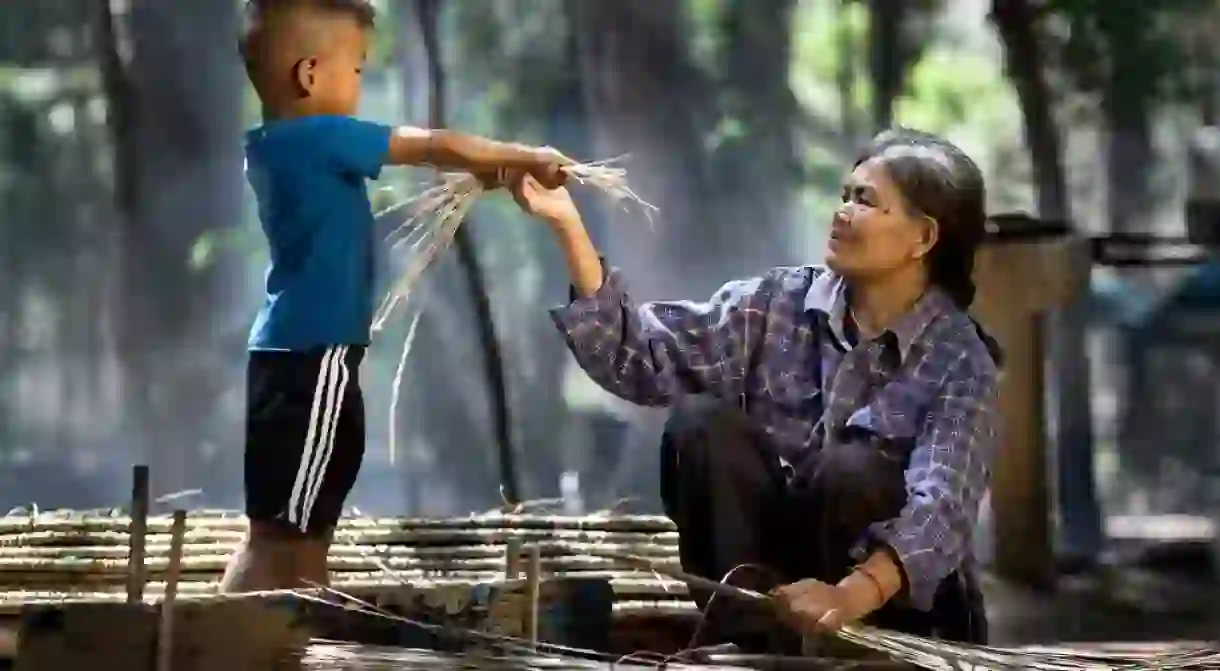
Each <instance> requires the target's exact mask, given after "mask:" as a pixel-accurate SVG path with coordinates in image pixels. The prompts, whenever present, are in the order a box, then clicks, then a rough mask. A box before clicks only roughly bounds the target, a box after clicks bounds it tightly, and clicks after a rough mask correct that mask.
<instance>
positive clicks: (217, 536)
mask: <svg viewBox="0 0 1220 671" xmlns="http://www.w3.org/2000/svg"><path fill="white" fill-rule="evenodd" d="M244 537H245V532H244V531H240V530H228V529H208V528H202V529H200V528H195V529H189V530H188V531H187V532H186V542H187V543H234V544H235V543H240V542H241V541H242V539H243V538H244ZM513 537H517V538H520V539H521V541H522V542H523V543H539V542H555V541H564V542H572V543H599V544H607V545H618V544H622V545H668V546H675V547H676V546H677V544H678V534H677V532H659V533H655V534H653V533H642V532H630V531H584V530H571V529H560V530H546V529H465V530H452V529H416V530H403V531H395V530H353V529H347V530H343V529H340V530H338V531H336V532H335V543H336V544H337V545H343V544H352V543H354V544H357V545H383V544H395V545H397V544H418V545H430V546H444V545H476V544H504V543H506V542H507V541H508V539H509V538H513ZM146 542H147V543H148V544H150V545H151V544H155V545H168V544H169V534H168V533H156V534H150V535H149V536H148V537H147V538H146ZM127 543H128V535H127V534H126V533H125V532H118V531H77V530H64V529H60V530H32V531H26V532H22V533H11V534H7V535H4V536H0V547H6V546H7V547H15V546H82V545H87V546H96V545H124V546H125V545H127Z"/></svg>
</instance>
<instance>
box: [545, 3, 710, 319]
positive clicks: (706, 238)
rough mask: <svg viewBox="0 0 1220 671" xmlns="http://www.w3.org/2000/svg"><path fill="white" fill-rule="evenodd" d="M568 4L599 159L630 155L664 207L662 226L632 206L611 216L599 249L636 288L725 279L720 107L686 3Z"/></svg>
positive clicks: (648, 192) (635, 172)
mask: <svg viewBox="0 0 1220 671" xmlns="http://www.w3.org/2000/svg"><path fill="white" fill-rule="evenodd" d="M569 4H570V5H571V7H570V9H571V13H570V19H571V22H572V32H573V34H574V35H575V36H576V39H577V44H578V54H579V57H578V59H577V66H578V67H579V68H580V69H581V70H580V71H581V81H582V82H583V83H584V86H585V100H586V108H587V109H588V111H589V119H590V123H591V125H592V129H593V133H592V135H593V143H592V144H593V147H594V149H595V152H596V156H597V157H598V158H607V157H613V156H619V155H623V154H630V160H629V162H628V164H627V168H628V170H629V172H630V175H631V177H632V184H633V187H634V188H635V189H636V190H637V191H638V192H639V193H640V195H641V196H642V197H643V198H644V199H645V200H648V201H649V202H651V203H652V204H654V205H656V206H658V207H659V208H660V214H659V215H658V221H657V222H656V226H655V227H649V226H648V225H647V224H646V223H645V222H642V221H640V220H641V219H642V216H641V215H639V214H638V213H637V212H636V211H634V210H631V211H629V212H627V213H625V214H622V215H620V214H616V215H614V216H611V217H609V221H608V224H607V225H608V228H609V229H610V230H607V231H606V235H605V236H603V239H602V240H600V241H599V243H600V245H601V246H602V248H603V249H604V250H605V251H606V252H607V255H608V257H609V258H610V259H611V260H612V261H613V262H614V263H615V264H617V265H619V266H620V267H622V268H623V269H624V270H625V271H626V273H627V274H628V276H629V277H631V278H632V282H633V285H634V286H635V287H636V289H637V292H645V293H646V294H651V295H660V296H666V297H673V296H680V295H685V294H686V292H689V291H691V290H692V289H691V288H690V287H691V284H692V280H691V276H692V274H693V275H695V276H697V278H698V279H697V280H695V281H696V282H698V281H699V280H703V281H707V282H708V283H710V282H711V281H713V280H710V279H707V278H709V277H710V276H711V275H713V274H716V275H720V276H721V277H720V279H721V280H723V279H724V278H723V269H722V268H719V267H716V266H718V265H719V263H718V261H719V259H716V258H714V257H712V256H710V255H708V254H705V253H704V251H705V250H708V249H713V248H716V247H719V246H720V238H721V237H722V236H721V235H720V233H719V231H717V230H715V228H714V227H711V226H709V222H711V221H713V220H714V218H713V217H712V216H711V214H710V213H711V212H712V211H713V209H714V208H713V207H712V206H711V205H710V204H709V202H708V199H709V197H711V196H712V195H713V194H712V193H711V192H710V190H709V188H708V185H709V171H708V165H707V162H706V160H705V152H704V148H703V146H704V141H705V138H706V137H708V136H709V135H710V131H711V124H712V123H713V122H714V121H715V109H714V104H715V103H714V97H713V96H712V95H711V92H710V90H709V87H708V84H707V82H706V81H704V80H705V77H704V76H703V73H701V72H700V71H699V70H698V69H696V68H695V66H694V64H693V63H691V62H690V59H689V55H688V54H687V52H686V44H685V41H684V35H683V32H682V24H681V11H682V7H681V3H678V2H656V1H655V0H619V1H617V2H574V3H569ZM709 291H710V290H709Z"/></svg>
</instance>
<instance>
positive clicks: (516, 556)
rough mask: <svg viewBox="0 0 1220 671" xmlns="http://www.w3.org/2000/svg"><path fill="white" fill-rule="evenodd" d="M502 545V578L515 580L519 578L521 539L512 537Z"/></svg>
mask: <svg viewBox="0 0 1220 671" xmlns="http://www.w3.org/2000/svg"><path fill="white" fill-rule="evenodd" d="M504 545H505V547H504V577H505V578H506V579H508V580H516V579H517V578H518V577H520V576H521V539H520V538H517V537H516V536H513V537H511V538H509V539H508V540H507V541H505V543H504Z"/></svg>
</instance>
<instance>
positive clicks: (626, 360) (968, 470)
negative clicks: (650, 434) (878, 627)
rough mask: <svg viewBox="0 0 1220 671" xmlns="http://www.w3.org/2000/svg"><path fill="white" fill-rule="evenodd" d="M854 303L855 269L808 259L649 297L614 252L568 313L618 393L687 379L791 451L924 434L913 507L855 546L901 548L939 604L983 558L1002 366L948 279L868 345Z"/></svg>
mask: <svg viewBox="0 0 1220 671" xmlns="http://www.w3.org/2000/svg"><path fill="white" fill-rule="evenodd" d="M846 305H847V304H846V300H845V293H844V286H843V281H842V279H841V278H840V277H839V276H837V275H835V274H834V273H831V272H829V271H827V270H826V269H824V268H820V267H812V266H805V267H798V268H777V269H775V270H772V271H770V272H769V273H767V274H766V275H764V276H763V277H759V278H755V279H751V280H744V281H736V282H730V283H728V284H726V285H724V286H723V287H722V288H721V289H720V290H719V291H717V292H716V294H715V295H714V296H713V297H712V298H711V300H709V301H708V302H706V303H696V302H689V301H683V302H655V303H645V304H643V305H639V306H636V305H635V304H634V303H633V302H632V300H631V298H630V296H629V295H628V293H627V290H626V287H625V284H624V280H623V277H622V274H621V272H620V271H619V270H618V269H616V268H609V267H608V268H607V275H606V281H605V282H604V283H603V284H602V287H601V289H600V290H599V291H598V292H597V293H596V294H595V295H593V296H590V297H588V298H579V299H577V300H574V301H573V302H572V303H571V304H570V305H568V306H565V307H561V308H557V309H555V310H553V311H552V318H553V319H554V320H555V323H556V325H557V326H558V327H559V329H560V331H562V332H563V333H564V334H565V336H566V338H567V341H568V346H569V347H570V348H571V350H572V353H573V354H574V355H575V356H576V360H577V362H578V363H579V364H580V366H581V367H582V368H583V369H584V370H585V371H586V372H587V373H588V374H589V376H590V377H591V378H592V379H593V380H594V381H596V382H597V383H598V384H599V385H601V386H602V387H603V388H605V389H606V390H607V391H609V392H610V393H612V394H614V395H616V396H619V397H621V398H623V399H626V400H628V401H631V402H634V403H637V404H641V405H651V406H661V405H666V404H668V403H669V402H670V401H671V399H673V398H674V397H675V396H680V395H682V394H712V395H716V396H719V397H721V398H728V399H739V400H740V401H741V403H742V404H743V407H745V409H746V410H747V411H748V412H749V414H750V415H751V416H752V417H753V418H755V419H756V420H757V421H758V422H759V423H760V424H761V425H762V426H763V427H764V429H765V430H766V432H767V433H768V434H769V435H770V437H771V438H772V440H773V441H774V444H775V446H776V448H777V449H778V450H779V452H780V454H781V455H783V456H791V457H794V456H796V455H797V454H799V453H800V452H801V451H803V450H811V449H813V450H816V449H820V448H821V447H822V446H823V445H828V444H830V442H831V441H836V440H842V439H843V438H842V436H844V435H845V434H847V432H845V431H843V429H844V428H846V427H849V426H851V427H858V428H862V429H865V430H867V431H868V433H870V434H871V435H872V436H875V437H878V438H885V439H891V440H908V441H913V442H914V450H913V451H912V452H911V455H910V461H909V464H908V466H907V468H906V476H905V477H906V486H907V495H908V498H907V504H906V506H905V507H904V508H903V510H902V512H901V513H900V514H899V516H898V517H896V518H894V519H891V520H887V521H883V522H879V523H877V524H874V525H872V527H871V528H870V530H869V534H868V535H867V537H866V538H864V539H861V543H860V545H859V546H857V547H856V548H855V549H854V550H853V554H854V556H855V557H856V558H857V559H863V558H864V556H865V555H866V554H867V551H868V549H869V548H871V547H875V545H874V544H876V543H882V544H885V545H888V546H889V547H890V548H892V549H893V550H894V554H895V555H896V556H897V557H898V559H899V561H900V565H901V568H902V569H903V573H904V574H905V575H904V577H905V579H906V585H907V592H906V597H907V600H908V602H909V604H910V605H911V606H912V607H915V608H918V609H920V610H925V611H926V610H929V609H931V607H932V601H933V597H934V595H935V592H936V589H937V587H938V586H939V585H940V583H941V581H942V580H943V579H944V578H945V577H946V576H948V575H949V574H951V573H952V572H953V571H955V570H957V569H958V568H960V567H962V566H964V565H966V564H968V563H970V562H973V555H972V550H971V537H972V532H973V529H974V527H975V524H976V521H977V517H978V509H979V502H980V500H981V498H982V496H983V494H984V492H985V490H986V489H987V486H988V481H989V478H990V468H989V464H990V461H991V458H992V454H993V452H994V450H995V446H996V442H997V428H998V427H997V417H996V412H995V398H996V389H997V378H998V373H997V365H996V363H995V360H994V358H993V355H992V353H991V352H990V350H989V347H988V345H987V344H986V343H985V342H984V340H983V338H981V337H980V332H979V330H978V328H977V326H976V325H975V323H974V322H973V320H971V319H970V318H969V317H968V316H967V315H966V314H965V313H964V312H962V311H961V310H959V309H958V308H957V307H956V306H955V305H954V304H953V302H952V301H951V300H950V299H949V298H948V297H947V296H946V295H945V294H944V293H942V292H940V291H938V290H935V289H933V290H931V291H929V292H928V293H927V294H925V295H924V297H923V298H922V299H921V300H920V301H919V302H918V303H917V304H916V306H915V307H914V309H912V310H911V311H910V312H908V313H907V314H906V315H904V316H903V317H902V318H901V319H900V320H899V321H898V323H896V324H895V325H894V326H893V327H891V328H890V329H889V330H887V331H886V332H885V333H883V334H882V335H880V336H878V337H877V338H875V339H873V340H871V341H865V342H861V343H860V344H859V345H858V346H856V347H851V346H849V345H848V341H847V338H846V337H845V333H844V323H845V314H846V310H847V308H846ZM855 435H859V434H858V433H856V434H855ZM857 439H858V438H857ZM789 460H790V461H791V460H792V459H789Z"/></svg>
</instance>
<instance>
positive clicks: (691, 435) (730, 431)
mask: <svg viewBox="0 0 1220 671" xmlns="http://www.w3.org/2000/svg"><path fill="white" fill-rule="evenodd" d="M751 426H752V425H751V420H750V418H749V417H748V416H747V415H746V413H745V411H744V410H742V409H741V408H740V407H738V406H736V405H733V404H731V403H726V402H725V401H723V400H721V399H718V398H712V397H707V396H687V397H684V398H682V399H681V400H679V401H678V402H677V403H676V404H674V406H673V408H672V410H671V411H670V414H669V419H668V420H666V422H665V431H664V434H663V440H664V442H666V443H668V444H669V445H671V446H672V448H674V449H676V450H678V451H679V452H682V453H688V452H698V453H709V454H711V453H720V452H723V451H724V448H725V447H726V446H734V445H740V444H750V443H753V442H754V437H755V436H754V433H755V432H754V431H753V430H752V428H751Z"/></svg>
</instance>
